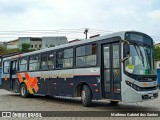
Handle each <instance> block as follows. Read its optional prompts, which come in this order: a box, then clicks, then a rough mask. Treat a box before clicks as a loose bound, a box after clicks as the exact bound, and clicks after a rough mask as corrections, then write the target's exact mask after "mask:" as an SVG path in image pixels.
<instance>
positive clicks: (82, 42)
mask: <svg viewBox="0 0 160 120" xmlns="http://www.w3.org/2000/svg"><path fill="white" fill-rule="evenodd" d="M126 32H137V31H121V32H115V33H112V34H108V35H104V36H99V37H95V38H91V39H87V40H82V41H77V42H72V43H67V44H63V45H59V46H55V47H51V48H45V49H41V50H37V51H33V52H28V53H23V54H21V55H20V56H21V57H23V56H28V55H33V54H38V53H41V52H47V51H51V50H56V49H60V48H66V47H71V46H75V45H79V44H84V43H90V42H94V41H98V40H103V39H107V38H112V37H121V39H124V37H125V33H126ZM140 33H141V32H140ZM18 57H19V55H15V56H10V57H6V58H3V60H8V59H13V58H18Z"/></svg>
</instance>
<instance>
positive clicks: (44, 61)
mask: <svg viewBox="0 0 160 120" xmlns="http://www.w3.org/2000/svg"><path fill="white" fill-rule="evenodd" d="M47 56H48V55H47V54H42V56H41V69H42V70H47V69H48V65H47Z"/></svg>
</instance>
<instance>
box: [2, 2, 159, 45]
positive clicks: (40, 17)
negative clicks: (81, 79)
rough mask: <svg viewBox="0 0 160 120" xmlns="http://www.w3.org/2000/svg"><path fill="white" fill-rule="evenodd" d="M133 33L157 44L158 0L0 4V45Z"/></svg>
mask: <svg viewBox="0 0 160 120" xmlns="http://www.w3.org/2000/svg"><path fill="white" fill-rule="evenodd" d="M85 28H89V34H88V36H89V35H94V34H108V33H110V32H118V31H125V30H135V31H140V32H144V33H146V34H148V35H150V36H151V37H152V38H153V39H154V40H155V42H156V43H158V42H160V1H159V0H0V41H5V40H12V39H15V38H16V37H21V36H26V37H34V36H62V35H63V36H67V38H68V39H76V38H80V39H83V38H85V35H84V33H83V32H84V29H85Z"/></svg>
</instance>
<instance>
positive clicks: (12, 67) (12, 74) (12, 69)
mask: <svg viewBox="0 0 160 120" xmlns="http://www.w3.org/2000/svg"><path fill="white" fill-rule="evenodd" d="M17 68H18V61H17V60H14V61H11V62H10V90H13V89H14V87H15V82H16V81H15V80H16V78H17Z"/></svg>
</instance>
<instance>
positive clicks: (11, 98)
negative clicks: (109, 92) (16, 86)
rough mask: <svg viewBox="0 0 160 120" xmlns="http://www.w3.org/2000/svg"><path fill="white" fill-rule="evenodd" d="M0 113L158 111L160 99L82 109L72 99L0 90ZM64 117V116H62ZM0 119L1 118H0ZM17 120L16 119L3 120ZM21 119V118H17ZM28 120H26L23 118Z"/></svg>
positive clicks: (115, 119) (145, 119) (104, 103)
mask: <svg viewBox="0 0 160 120" xmlns="http://www.w3.org/2000/svg"><path fill="white" fill-rule="evenodd" d="M0 111H52V112H53V111H63V113H64V112H65V111H80V112H81V111H95V113H96V112H97V114H99V111H106V112H107V111H113V112H114V111H116V112H117V111H126V112H129V111H160V98H157V99H155V100H151V101H145V102H138V103H119V104H118V105H111V104H110V102H107V101H93V105H92V106H91V107H83V106H82V104H81V102H80V99H77V98H74V99H70V98H62V99H60V98H53V97H46V96H38V95H36V96H34V97H33V98H21V97H20V95H19V94H17V93H12V92H9V91H6V90H3V89H0ZM64 116H65V115H64ZM0 119H2V118H0ZM3 119H17V118H3ZM18 119H22V118H18ZM25 119H28V118H25ZM30 119H37V120H40V119H42V120H43V119H51V120H52V119H57V120H61V119H65V120H66V119H68V120H70V119H76V120H77V119H80V120H92V119H94V120H105V119H111V120H128V117H76V116H74V117H45V118H30ZM139 119H142V120H154V119H155V120H159V119H160V118H158V117H129V120H139Z"/></svg>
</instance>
